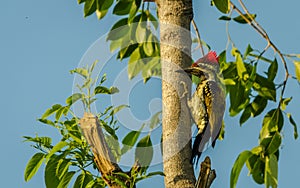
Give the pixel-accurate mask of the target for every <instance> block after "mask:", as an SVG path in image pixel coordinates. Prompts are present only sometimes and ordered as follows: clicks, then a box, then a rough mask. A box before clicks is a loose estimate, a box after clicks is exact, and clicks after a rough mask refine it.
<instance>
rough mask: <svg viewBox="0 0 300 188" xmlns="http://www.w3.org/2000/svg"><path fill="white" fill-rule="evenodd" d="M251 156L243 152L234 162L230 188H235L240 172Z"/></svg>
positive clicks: (249, 152) (249, 153) (247, 152)
mask: <svg viewBox="0 0 300 188" xmlns="http://www.w3.org/2000/svg"><path fill="white" fill-rule="evenodd" d="M252 155H253V154H252V153H251V151H247V150H246V151H243V152H242V153H240V155H239V156H238V158H237V159H236V160H235V162H234V165H233V167H232V169H231V174H230V188H234V187H236V183H237V180H238V178H239V175H240V172H241V170H242V168H243V166H244V164H245V163H246V161H247V160H248V159H249V157H251V156H252Z"/></svg>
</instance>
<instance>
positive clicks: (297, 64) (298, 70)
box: [294, 61, 300, 82]
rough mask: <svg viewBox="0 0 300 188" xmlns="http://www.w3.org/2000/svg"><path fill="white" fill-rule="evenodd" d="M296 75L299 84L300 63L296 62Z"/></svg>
mask: <svg viewBox="0 0 300 188" xmlns="http://www.w3.org/2000/svg"><path fill="white" fill-rule="evenodd" d="M294 65H295V74H296V78H297V80H298V82H300V61H294Z"/></svg>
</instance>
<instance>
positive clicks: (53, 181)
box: [44, 155, 60, 188]
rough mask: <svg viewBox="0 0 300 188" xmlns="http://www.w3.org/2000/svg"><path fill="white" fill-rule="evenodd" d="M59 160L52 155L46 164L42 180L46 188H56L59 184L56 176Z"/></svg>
mask: <svg viewBox="0 0 300 188" xmlns="http://www.w3.org/2000/svg"><path fill="white" fill-rule="evenodd" d="M59 160H60V157H58V156H56V155H53V156H52V157H51V158H50V160H49V161H48V162H47V164H46V168H45V176H44V178H45V184H46V187H47V188H52V187H57V186H58V184H59V178H58V176H57V174H56V170H57V165H58V162H59Z"/></svg>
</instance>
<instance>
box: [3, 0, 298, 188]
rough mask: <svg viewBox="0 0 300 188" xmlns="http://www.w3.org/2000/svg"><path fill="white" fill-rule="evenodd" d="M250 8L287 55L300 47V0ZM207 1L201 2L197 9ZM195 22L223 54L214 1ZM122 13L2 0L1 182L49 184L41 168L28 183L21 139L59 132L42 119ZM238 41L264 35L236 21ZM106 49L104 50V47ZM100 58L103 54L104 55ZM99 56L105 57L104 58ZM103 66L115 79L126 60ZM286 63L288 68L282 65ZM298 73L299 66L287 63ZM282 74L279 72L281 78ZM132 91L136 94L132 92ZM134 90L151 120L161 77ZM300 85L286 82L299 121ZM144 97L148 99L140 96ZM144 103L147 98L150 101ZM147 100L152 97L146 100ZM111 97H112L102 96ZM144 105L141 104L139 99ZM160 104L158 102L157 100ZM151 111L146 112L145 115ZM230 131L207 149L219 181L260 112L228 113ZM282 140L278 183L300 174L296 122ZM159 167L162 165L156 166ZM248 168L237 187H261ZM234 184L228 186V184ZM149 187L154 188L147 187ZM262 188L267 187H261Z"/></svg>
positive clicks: (287, 183) (138, 108) (220, 183)
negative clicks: (244, 116)
mask: <svg viewBox="0 0 300 188" xmlns="http://www.w3.org/2000/svg"><path fill="white" fill-rule="evenodd" d="M246 4H247V5H249V8H250V10H253V11H255V13H256V14H257V15H258V17H257V20H258V21H259V22H260V23H261V25H262V26H263V27H264V28H265V29H266V30H267V32H268V34H269V35H270V37H271V39H272V40H273V41H274V42H275V44H277V46H278V47H279V48H280V49H282V50H283V51H284V52H286V53H300V49H299V41H300V34H299V33H300V23H299V14H298V11H299V10H298V7H299V6H300V3H299V1H296V0H287V1H284V3H283V2H282V1H271V0H263V1H251V2H248V1H246ZM199 7H201V8H199ZM194 9H195V10H194V11H195V16H194V17H195V20H196V22H197V24H198V25H199V26H201V27H200V31H201V35H202V38H203V39H204V40H205V41H206V42H207V43H209V44H210V46H211V47H213V49H214V50H216V51H217V52H218V53H220V52H221V50H222V49H224V47H225V45H226V41H227V38H226V35H225V24H224V22H221V21H218V20H217V18H218V17H219V16H220V15H221V14H220V13H219V12H218V11H217V10H216V9H215V8H214V7H210V6H209V0H206V1H201V2H199V1H195V2H194ZM116 19H117V18H116V17H106V18H105V19H104V20H101V21H98V20H97V19H96V16H95V15H92V16H90V17H88V18H83V10H82V6H80V5H78V4H77V1H75V0H73V1H59V0H53V1H37V0H28V1H21V0H17V1H3V2H1V6H0V23H1V29H0V41H1V42H0V49H1V53H0V54H1V70H2V71H1V74H0V83H1V86H2V89H1V91H2V92H1V93H0V96H1V99H0V105H1V107H2V108H1V110H0V112H1V113H0V114H1V124H2V135H1V138H0V139H1V142H0V144H1V148H2V152H1V155H0V163H1V167H2V170H1V172H0V173H1V179H2V180H4V181H2V183H1V185H2V186H3V187H14V188H19V187H22V188H31V187H45V186H44V180H43V169H40V170H39V171H38V173H37V175H36V176H35V177H33V179H32V180H30V181H29V182H28V183H26V182H25V181H24V175H23V172H24V169H25V166H26V164H27V161H28V160H29V159H30V157H31V156H32V155H33V154H34V152H35V150H34V149H33V148H31V147H30V146H29V144H27V143H23V142H22V140H23V139H22V136H23V135H28V136H34V135H35V134H36V133H38V134H39V135H45V136H53V137H54V140H55V139H56V140H58V139H59V137H57V132H56V131H55V130H53V129H52V128H50V127H48V126H44V125H41V124H40V123H38V122H37V121H36V119H37V118H38V117H40V116H41V115H42V113H43V112H44V111H45V110H46V109H47V108H49V107H50V106H51V105H53V104H56V103H64V101H65V98H66V97H68V96H70V95H71V94H72V84H73V76H72V75H70V74H69V70H71V69H73V68H76V67H77V66H78V64H79V62H80V60H81V58H82V56H83V55H84V54H85V52H86V50H87V49H88V48H89V47H90V46H91V45H92V44H93V43H94V42H95V41H96V40H97V39H98V38H99V37H101V36H103V35H104V34H105V33H106V32H107V31H108V30H109V29H110V27H111V25H112V23H114V21H115V20H116ZM230 31H231V32H232V37H233V40H234V41H235V43H236V45H237V46H238V47H240V48H241V49H244V48H245V47H246V45H247V44H248V43H249V42H251V43H252V42H253V41H255V46H256V48H260V49H262V48H264V47H265V45H266V43H265V41H264V40H263V39H262V38H261V37H260V36H259V35H258V34H257V33H256V32H254V31H253V30H252V28H250V27H249V26H246V25H237V24H231V25H230ZM99 53H101V49H100V50H99ZM99 60H100V59H99ZM100 61H101V60H100ZM110 61H112V62H111V64H110V65H109V66H107V67H105V69H104V70H105V71H106V72H107V73H108V80H109V82H108V83H107V84H108V85H109V84H112V83H113V81H114V77H113V75H115V73H116V72H117V70H123V68H124V66H125V63H119V62H114V61H113V59H111V60H110ZM281 68H282V67H281ZM289 68H290V71H291V72H292V73H293V64H292V63H289ZM282 75H283V71H280V72H279V76H278V78H277V79H278V80H279V79H280V78H281V76H282ZM133 91H134V92H133ZM133 91H132V94H130V98H129V100H128V101H129V104H130V106H131V107H132V113H133V114H134V115H135V116H136V117H137V118H138V119H141V120H145V119H148V118H149V117H150V115H151V112H152V109H153V108H155V107H156V106H155V105H157V104H158V103H159V102H158V103H157V101H156V102H155V101H154V102H155V103H151V105H152V106H151V105H150V107H149V109H148V107H147V108H146V109H145V105H148V103H149V102H150V101H151V100H152V99H153V98H155V99H157V98H159V96H160V93H159V92H160V83H159V81H158V80H157V79H153V80H152V81H151V82H149V84H147V85H143V84H142V83H141V82H138V84H136V86H135V87H134V90H133ZM299 92H300V87H299V85H298V84H297V83H296V82H295V81H292V80H291V81H290V82H289V83H288V88H287V92H286V96H285V97H290V96H294V98H293V101H292V102H291V104H290V105H289V106H288V108H287V112H291V113H292V114H294V117H295V120H296V122H297V123H298V124H300V117H299V111H298V109H299V104H300V97H299ZM138 96H143V97H144V98H138ZM145 101H146V102H145ZM147 101H149V102H148V103H147ZM104 103H109V101H108V102H107V101H106V102H104ZM139 104H140V105H139ZM153 105H154V106H153ZM141 112H145V113H141ZM225 123H226V126H227V127H226V135H225V136H226V137H225V140H224V141H222V142H218V143H217V145H216V147H215V149H214V150H212V149H208V150H207V151H206V153H205V155H210V156H211V158H212V161H213V164H212V165H213V168H215V169H216V171H217V176H218V178H217V179H216V181H215V182H214V184H213V185H214V186H213V187H228V186H229V175H230V170H231V167H232V165H233V163H234V161H235V159H236V157H237V155H238V154H239V153H240V152H241V151H243V150H245V149H251V148H252V147H254V146H256V145H257V138H258V134H259V130H260V126H261V118H256V119H254V120H253V121H251V122H249V123H246V124H245V125H244V126H243V127H240V126H239V125H238V118H232V117H229V115H228V114H226V115H225ZM282 134H283V136H284V140H283V143H282V150H281V155H280V161H279V187H294V186H295V185H297V184H298V181H297V180H298V179H299V178H300V176H299V173H297V170H298V169H299V168H300V163H299V162H298V159H299V157H300V147H299V146H300V141H299V139H298V140H294V139H293V130H292V126H290V125H289V123H287V122H286V123H285V126H284V129H283V132H282ZM154 168H155V169H156V170H157V169H159V168H160V166H159V165H157V166H155V167H154ZM247 173H248V171H247V169H246V168H245V169H244V170H243V171H242V173H241V176H240V178H239V182H238V187H259V186H258V185H256V184H254V183H253V180H252V178H251V177H249V176H247ZM149 182H151V187H152V186H153V184H154V183H152V182H155V184H156V185H157V187H162V185H163V180H162V178H159V177H156V178H153V179H149V180H146V181H145V182H144V183H141V184H142V185H143V187H147V184H148V183H149ZM227 185H228V186H227ZM148 187H150V186H149V185H148ZM261 187H263V186H261Z"/></svg>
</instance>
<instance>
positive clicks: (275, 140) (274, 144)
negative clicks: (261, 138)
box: [266, 132, 281, 155]
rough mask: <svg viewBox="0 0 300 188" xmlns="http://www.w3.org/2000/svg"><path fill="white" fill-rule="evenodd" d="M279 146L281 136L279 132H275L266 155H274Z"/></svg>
mask: <svg viewBox="0 0 300 188" xmlns="http://www.w3.org/2000/svg"><path fill="white" fill-rule="evenodd" d="M280 145H281V135H280V133H279V132H276V133H275V134H274V135H273V137H272V140H271V142H270V144H269V146H268V147H267V149H266V153H267V154H268V155H271V154H273V153H275V152H276V151H277V150H278V149H279V147H280Z"/></svg>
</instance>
